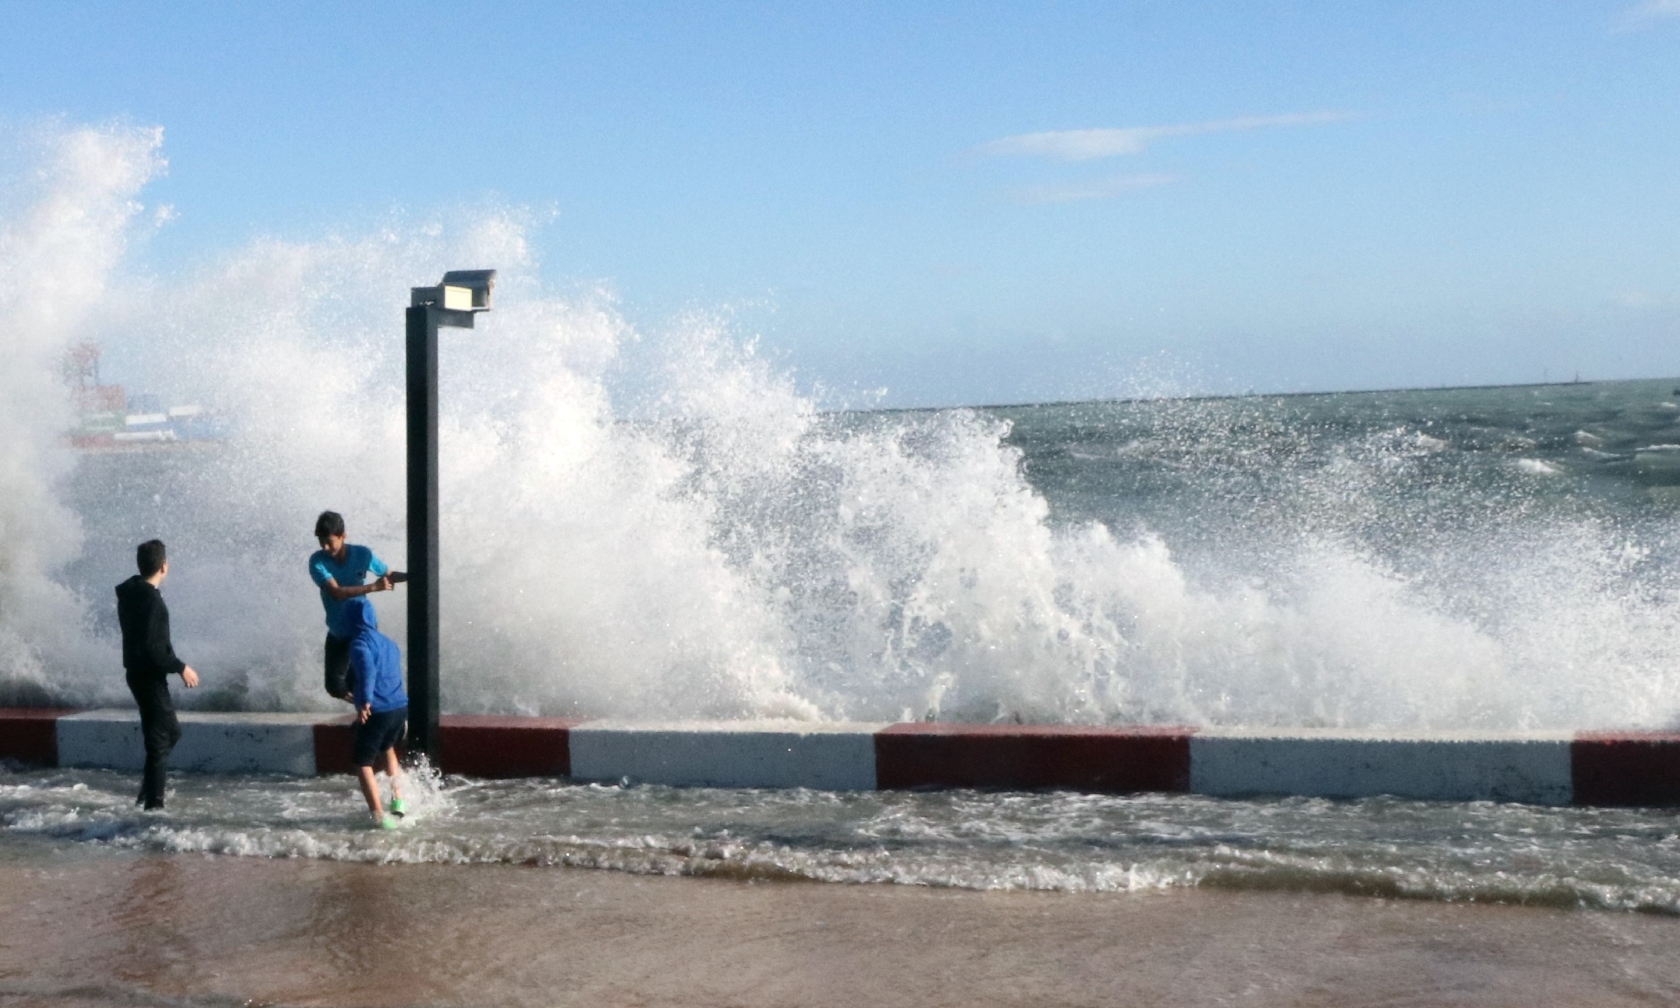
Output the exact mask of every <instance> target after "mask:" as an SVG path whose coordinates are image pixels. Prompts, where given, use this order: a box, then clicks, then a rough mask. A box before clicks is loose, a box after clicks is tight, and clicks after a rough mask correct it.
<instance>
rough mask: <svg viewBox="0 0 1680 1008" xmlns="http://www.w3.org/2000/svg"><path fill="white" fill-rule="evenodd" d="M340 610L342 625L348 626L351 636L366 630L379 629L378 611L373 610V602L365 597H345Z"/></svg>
mask: <svg viewBox="0 0 1680 1008" xmlns="http://www.w3.org/2000/svg"><path fill="white" fill-rule="evenodd" d="M342 612H343V614H344V625H345V626H346V627H348V628H349V630H350V636H352V637H354V636H356V635H357V634H360V633H362V632H364V631H367V630H378V629H379V613H377V612H375V611H374V608H373V603H372V602H369V601H368V600H367V599H366V598H365V597H361V598H353V599H345V600H344V609H343V610H342Z"/></svg>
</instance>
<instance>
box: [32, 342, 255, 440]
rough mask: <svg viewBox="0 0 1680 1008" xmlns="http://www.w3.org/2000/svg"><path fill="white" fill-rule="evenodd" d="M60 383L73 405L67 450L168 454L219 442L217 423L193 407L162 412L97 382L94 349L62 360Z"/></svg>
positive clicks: (144, 399) (153, 403) (147, 400)
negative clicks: (165, 450)
mask: <svg viewBox="0 0 1680 1008" xmlns="http://www.w3.org/2000/svg"><path fill="white" fill-rule="evenodd" d="M64 376H65V381H66V383H67V384H69V386H70V388H71V391H72V392H73V393H74V395H75V400H76V426H75V427H74V428H73V429H71V431H70V432H69V434H68V435H67V436H68V439H69V441H70V444H71V445H72V446H73V447H76V448H82V449H87V450H91V451H111V450H132V449H148V448H168V447H173V446H177V445H186V444H195V443H200V444H201V443H205V442H213V441H220V440H222V439H223V437H224V429H223V425H222V423H221V419H220V417H218V416H217V415H216V414H215V413H214V412H213V411H211V410H207V409H205V408H204V407H202V406H198V405H195V404H186V405H178V406H166V405H164V403H163V401H162V400H160V399H159V398H158V397H157V396H152V395H145V394H139V393H137V394H130V393H129V392H128V391H127V390H126V389H124V388H123V387H122V386H121V385H108V384H105V383H104V382H101V381H100V380H99V346H98V344H95V343H83V344H81V345H79V346H77V347H75V348H74V349H72V350H71V351H70V353H69V354H67V355H66V357H65V364H64Z"/></svg>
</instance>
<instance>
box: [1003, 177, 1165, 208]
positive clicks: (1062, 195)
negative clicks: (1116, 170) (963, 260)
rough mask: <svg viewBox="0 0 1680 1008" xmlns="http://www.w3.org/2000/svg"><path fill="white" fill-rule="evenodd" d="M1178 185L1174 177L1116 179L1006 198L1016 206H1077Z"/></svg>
mask: <svg viewBox="0 0 1680 1008" xmlns="http://www.w3.org/2000/svg"><path fill="white" fill-rule="evenodd" d="M1177 181H1178V176H1177V175H1116V176H1114V177H1113V178H1106V179H1097V180H1095V181H1086V182H1058V183H1054V184H1051V185H1038V186H1028V187H1027V188H1025V189H1017V190H1015V191H1014V192H1013V193H1011V194H1010V196H1011V197H1012V198H1013V199H1014V200H1015V202H1017V203H1027V204H1039V203H1077V202H1079V201H1081V200H1094V199H1112V198H1114V197H1115V196H1120V195H1124V194H1125V193H1129V192H1133V191H1135V190H1138V189H1150V188H1153V187H1155V186H1161V185H1168V184H1170V183H1173V182H1177Z"/></svg>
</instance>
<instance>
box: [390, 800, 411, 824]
mask: <svg viewBox="0 0 1680 1008" xmlns="http://www.w3.org/2000/svg"><path fill="white" fill-rule="evenodd" d="M407 813H408V803H407V802H405V801H403V800H402V799H401V798H392V799H391V814H392V815H394V816H396V817H397V818H398V819H401V818H402V817H403V816H404V815H406V814H407Z"/></svg>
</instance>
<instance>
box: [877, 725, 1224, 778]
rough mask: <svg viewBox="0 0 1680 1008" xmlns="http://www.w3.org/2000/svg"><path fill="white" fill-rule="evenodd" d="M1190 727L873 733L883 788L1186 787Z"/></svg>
mask: <svg viewBox="0 0 1680 1008" xmlns="http://www.w3.org/2000/svg"><path fill="white" fill-rule="evenodd" d="M1192 731H1193V729H1190V728H1172V727H1167V728H1155V727H1135V728H1091V727H1083V726H1078V725H976V724H953V723H948V722H937V721H935V722H918V723H913V724H896V725H891V726H889V727H886V728H884V729H882V730H881V731H880V732H879V733H878V734H877V735H876V736H875V766H876V775H877V776H876V781H877V786H878V787H882V788H952V787H972V788H1017V789H1036V788H1061V789H1066V790H1072V791H1089V792H1094V793H1107V794H1124V793H1127V792H1132V791H1186V790H1188V789H1189V788H1190V737H1191V733H1192Z"/></svg>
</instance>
